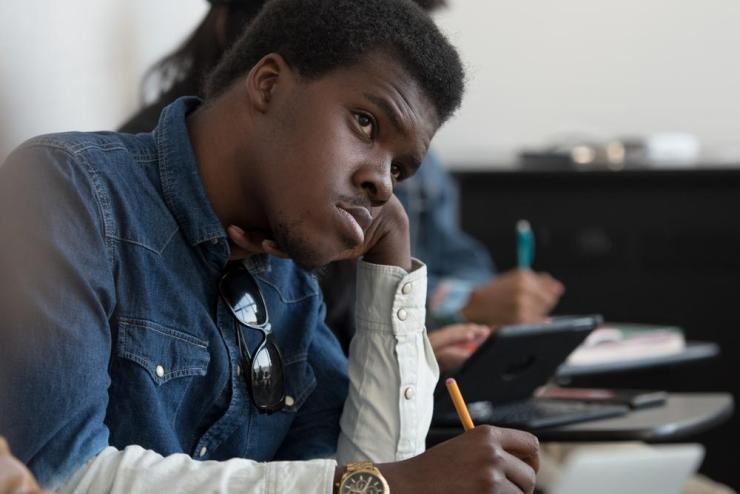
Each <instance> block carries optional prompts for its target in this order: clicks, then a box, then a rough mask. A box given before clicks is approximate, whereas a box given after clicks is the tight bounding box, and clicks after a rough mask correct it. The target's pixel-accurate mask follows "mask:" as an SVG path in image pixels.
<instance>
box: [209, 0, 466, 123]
mask: <svg viewBox="0 0 740 494" xmlns="http://www.w3.org/2000/svg"><path fill="white" fill-rule="evenodd" d="M373 52H385V53H387V54H389V55H390V56H393V57H394V58H395V59H396V60H397V61H398V62H399V63H400V64H401V66H402V67H403V68H404V69H405V70H406V71H407V72H408V73H409V75H410V76H411V77H413V78H414V79H415V80H416V81H417V83H418V84H419V85H420V87H421V88H422V90H423V91H424V93H425V94H426V95H427V97H428V98H429V100H430V101H431V103H432V104H433V105H434V106H435V108H436V110H437V115H438V116H439V119H440V123H441V122H444V121H445V120H446V119H447V118H448V117H449V116H450V115H451V114H452V113H453V112H454V111H455V110H456V109H457V107H458V106H459V105H460V101H461V99H462V93H463V89H464V72H463V67H462V63H461V62H460V57H459V55H458V53H457V51H456V50H455V48H453V47H452V45H450V43H449V42H448V41H447V39H446V38H445V37H444V35H443V34H442V33H441V32H440V31H439V29H438V28H437V26H436V25H435V24H434V22H433V21H432V19H431V18H430V17H429V16H428V14H427V13H425V12H424V11H423V10H422V9H421V8H420V7H419V6H418V5H417V4H416V3H414V2H411V1H410V0H270V1H268V2H267V3H266V5H265V7H264V8H263V10H262V11H261V12H260V14H259V15H258V16H257V17H256V18H255V19H254V20H253V21H252V22H251V23H250V24H249V26H248V27H247V29H246V30H245V32H244V33H243V34H242V36H241V37H240V38H239V39H238V40H237V41H236V42H235V43H234V45H233V46H232V47H231V48H230V49H229V51H228V52H227V53H226V54H225V55H224V57H223V59H222V60H221V62H219V64H218V66H216V68H215V69H214V70H213V72H212V73H211V75H210V76H209V77H208V79H207V81H206V86H205V96H206V98H207V99H210V98H214V97H216V96H218V95H220V94H222V93H223V92H224V91H225V90H226V89H227V88H228V87H230V86H231V85H232V84H233V83H234V81H236V80H237V79H238V78H239V77H241V76H243V75H244V74H246V73H247V72H249V70H250V69H251V68H252V67H253V66H254V65H255V64H256V63H257V62H258V61H259V60H260V59H262V57H264V56H265V55H267V54H269V53H277V54H279V55H280V56H282V57H283V58H284V59H285V61H286V63H288V65H290V66H291V67H292V68H294V69H295V70H297V71H298V73H299V74H300V75H301V76H302V77H305V78H307V79H315V78H317V77H320V76H322V75H325V74H326V73H328V72H330V71H331V70H333V69H337V68H340V67H346V66H350V65H352V64H354V63H357V62H359V61H360V59H361V58H362V57H363V56H364V55H368V54H370V53H373Z"/></svg>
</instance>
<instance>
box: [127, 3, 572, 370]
mask: <svg viewBox="0 0 740 494" xmlns="http://www.w3.org/2000/svg"><path fill="white" fill-rule="evenodd" d="M209 2H210V4H211V8H210V9H209V11H208V13H207V14H206V16H205V18H204V19H203V21H202V22H201V23H200V25H199V26H198V27H197V28H196V29H195V31H193V33H192V34H191V35H190V36H189V37H188V38H187V40H186V41H185V42H184V43H183V44H182V46H180V47H179V48H178V49H177V50H176V51H174V52H173V53H171V54H169V55H167V56H165V57H164V58H163V59H162V60H161V61H160V62H159V63H157V64H156V65H155V66H154V67H153V68H152V69H151V70H150V71H149V72H148V73H147V74H146V75H145V77H144V81H143V83H142V93H145V92H151V91H152V88H154V90H155V92H156V99H155V100H154V101H153V102H151V103H149V104H148V105H147V106H145V107H144V108H143V109H142V110H140V111H139V112H138V113H136V114H135V115H134V116H133V117H131V118H130V119H129V120H128V121H127V122H126V123H124V124H123V125H122V126H121V128H120V130H121V131H122V132H132V133H136V132H148V131H150V130H151V129H153V128H154V126H155V125H156V123H157V118H158V116H159V113H160V111H161V110H162V108H164V107H165V106H166V105H167V104H169V103H170V102H172V101H174V100H175V99H176V98H178V97H179V96H185V95H201V94H202V92H203V81H204V78H205V76H206V74H208V73H209V72H210V70H211V69H212V68H213V67H214V66H215V65H216V63H217V62H218V61H219V60H220V59H221V57H222V56H223V54H224V52H225V51H226V50H227V49H228V48H229V47H230V46H231V45H232V44H233V42H234V41H235V40H236V39H237V37H238V36H239V34H240V33H241V32H242V31H243V30H244V28H245V26H246V25H247V24H248V23H249V22H250V21H251V20H252V19H253V18H254V16H256V15H257V13H258V12H259V11H260V9H261V8H262V6H263V5H264V4H265V0H230V1H229V0H209ZM415 2H416V3H417V4H418V5H419V6H421V7H422V8H424V9H425V10H427V11H429V12H431V11H434V10H436V9H438V8H440V7H443V6H445V5H446V1H445V0H415ZM157 89H158V91H157ZM395 194H396V196H397V197H398V198H399V200H400V201H401V204H403V206H404V208H405V209H406V212H407V214H408V216H409V225H410V229H411V232H410V233H411V249H412V252H413V254H414V256H415V257H417V258H419V259H421V260H423V261H424V262H425V263H426V264H427V269H428V273H429V299H428V302H427V308H428V313H427V326H428V327H429V328H430V329H431V330H433V331H431V333H430V341H431V343H432V347H433V348H434V352H435V355H436V356H437V360H438V362H439V365H440V368H441V370H442V371H443V372H446V371H449V370H452V369H453V368H455V367H457V366H459V365H461V364H462V363H463V362H464V361H465V360H466V359H467V358H468V357H469V356H470V354H471V353H472V351H473V350H474V348H475V347H476V346H477V344H478V343H480V342H481V341H482V340H483V339H485V338H486V337H487V336H488V334H489V333H490V328H491V327H495V326H499V325H502V324H516V323H530V322H540V321H542V320H543V319H544V318H545V317H546V316H547V315H548V314H549V313H550V312H551V311H552V310H553V308H554V307H555V305H556V304H557V302H558V300H559V299H560V297H561V295H562V294H563V290H564V289H563V285H562V284H561V283H560V282H558V281H557V280H555V279H554V278H552V277H551V276H550V275H549V274H547V273H537V272H533V271H529V270H519V269H514V270H511V271H507V272H504V273H498V274H496V273H495V269H494V265H493V261H492V260H491V257H490V256H489V254H488V253H487V252H486V249H485V248H484V247H483V246H482V245H481V244H480V243H478V242H477V241H476V240H475V239H473V238H472V237H470V236H469V235H467V234H465V233H464V232H463V231H462V230H460V228H459V225H458V217H457V216H458V215H457V204H458V200H457V191H456V189H455V185H454V183H453V180H452V178H451V177H450V175H449V173H448V172H447V171H446V170H445V168H444V167H443V166H442V164H441V162H440V161H439V159H437V157H436V155H435V154H434V152H429V153H428V154H427V156H426V158H425V159H424V166H422V167H421V168H420V170H419V172H418V173H417V174H416V175H415V176H414V177H412V178H411V179H410V180H407V181H405V182H402V183H400V184H399V185H398V187H397V188H396V190H395ZM355 272H356V267H355V263H354V261H341V262H335V263H332V264H330V265H329V266H328V267H327V268H326V269H325V270H324V272H323V273H322V275H321V276H320V283H321V288H322V290H323V292H324V297H325V301H326V305H327V317H326V321H327V324H328V325H329V327H330V328H332V330H333V331H334V332H335V334H336V335H337V337H338V338H339V340H340V342H341V344H342V347H343V348H344V349H345V352H346V351H347V350H348V348H349V342H350V340H351V337H352V334H354V324H355V322H354V321H355V319H354V286H355V279H354V276H355Z"/></svg>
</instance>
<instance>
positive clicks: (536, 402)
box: [434, 398, 629, 433]
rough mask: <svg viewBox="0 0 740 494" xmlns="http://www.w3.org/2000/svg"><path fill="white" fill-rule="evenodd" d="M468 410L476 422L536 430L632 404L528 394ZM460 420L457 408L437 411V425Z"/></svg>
mask: <svg viewBox="0 0 740 494" xmlns="http://www.w3.org/2000/svg"><path fill="white" fill-rule="evenodd" d="M468 410H469V411H470V416H471V418H472V419H473V422H475V423H476V424H491V425H496V426H500V427H513V428H516V429H523V430H527V431H531V432H535V433H536V432H537V431H539V430H540V429H543V428H546V427H557V426H561V425H567V424H573V423H577V422H585V421H588V420H596V419H604V418H609V417H618V416H620V415H624V414H625V413H627V412H628V411H629V407H627V406H626V405H615V404H602V403H592V402H587V401H575V400H549V399H544V398H528V399H526V400H521V401H514V402H508V403H501V404H498V405H494V404H492V403H491V402H490V401H477V402H474V403H470V405H469V406H468ZM456 422H458V423H459V422H460V419H459V418H458V417H457V415H456V414H455V412H449V411H441V410H437V411H435V412H434V425H435V426H437V427H442V426H447V427H452V426H455V425H456Z"/></svg>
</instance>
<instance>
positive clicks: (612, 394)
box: [535, 386, 668, 409]
mask: <svg viewBox="0 0 740 494" xmlns="http://www.w3.org/2000/svg"><path fill="white" fill-rule="evenodd" d="M535 396H536V397H537V398H548V399H551V400H575V401H580V402H587V403H604V404H609V405H624V406H628V407H629V408H632V409H634V408H644V407H651V406H657V405H662V404H664V403H665V401H666V400H667V399H668V393H666V392H665V391H650V390H646V389H598V388H560V387H557V386H548V387H544V388H540V389H538V390H537V392H536V393H535Z"/></svg>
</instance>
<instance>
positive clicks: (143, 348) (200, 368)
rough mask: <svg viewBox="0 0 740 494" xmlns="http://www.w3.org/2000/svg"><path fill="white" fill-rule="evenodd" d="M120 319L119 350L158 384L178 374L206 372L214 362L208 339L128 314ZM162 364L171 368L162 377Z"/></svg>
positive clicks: (120, 353) (121, 355)
mask: <svg viewBox="0 0 740 494" xmlns="http://www.w3.org/2000/svg"><path fill="white" fill-rule="evenodd" d="M118 321H119V331H118V348H117V351H116V354H117V355H118V356H119V357H122V358H125V359H128V360H131V361H133V362H135V363H137V364H139V365H141V366H142V367H143V368H144V369H145V370H146V371H147V373H148V374H149V375H150V377H151V378H152V379H153V380H154V382H155V383H156V384H158V385H161V384H164V383H166V382H167V381H169V380H171V379H174V378H177V377H184V376H196V375H199V376H204V375H206V371H207V368H208V363H209V362H210V354H209V353H208V342H205V341H203V340H200V339H198V338H195V337H194V336H191V335H188V334H186V333H182V332H180V331H177V330H174V329H171V328H166V327H164V326H161V325H159V324H156V323H153V322H151V321H146V320H141V319H128V318H119V319H118ZM134 339H135V340H136V341H134ZM158 365H163V366H165V365H166V366H167V367H166V369H168V370H169V369H171V370H169V371H168V372H165V374H163V375H162V376H161V377H160V376H158V375H157V372H156V368H157V366H158Z"/></svg>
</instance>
